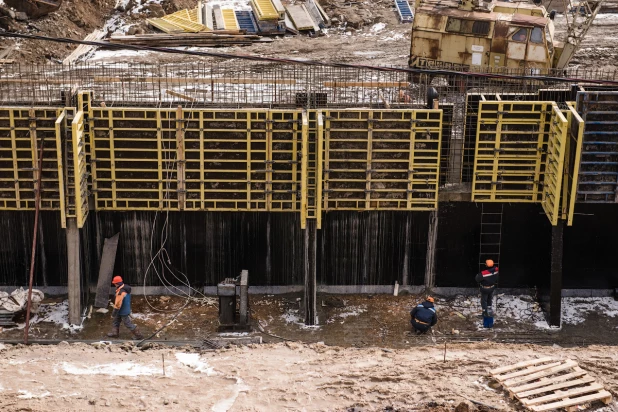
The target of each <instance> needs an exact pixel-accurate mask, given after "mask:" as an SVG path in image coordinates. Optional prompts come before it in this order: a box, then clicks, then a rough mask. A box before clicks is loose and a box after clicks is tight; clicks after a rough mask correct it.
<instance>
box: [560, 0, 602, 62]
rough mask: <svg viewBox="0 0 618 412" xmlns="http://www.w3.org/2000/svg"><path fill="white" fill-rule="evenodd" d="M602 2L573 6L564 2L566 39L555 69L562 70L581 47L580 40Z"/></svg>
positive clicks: (600, 0) (588, 2)
mask: <svg viewBox="0 0 618 412" xmlns="http://www.w3.org/2000/svg"><path fill="white" fill-rule="evenodd" d="M603 1H604V0H583V1H581V2H579V3H577V5H576V6H575V10H574V12H573V6H572V5H571V4H570V1H568V0H565V1H564V3H565V5H564V6H565V11H564V16H565V18H566V19H567V37H566V39H565V42H564V48H563V50H562V53H560V55H559V57H558V62H557V63H556V66H555V67H556V69H564V68H565V67H566V66H567V65H568V64H569V62H570V61H571V58H573V56H574V55H575V53H576V52H577V50H579V47H580V45H581V42H582V40H583V39H584V37H586V34H587V33H588V30H589V29H590V26H592V22H593V21H594V19H595V18H596V17H597V14H598V13H599V10H601V5H602V4H603Z"/></svg>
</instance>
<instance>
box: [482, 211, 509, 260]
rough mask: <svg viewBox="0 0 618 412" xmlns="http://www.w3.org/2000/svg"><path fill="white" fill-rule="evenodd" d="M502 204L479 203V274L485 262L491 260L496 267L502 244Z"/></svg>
mask: <svg viewBox="0 0 618 412" xmlns="http://www.w3.org/2000/svg"><path fill="white" fill-rule="evenodd" d="M503 212H504V204H502V203H499V204H496V203H493V204H490V203H481V238H480V246H479V272H480V271H482V270H483V269H484V268H485V260H487V259H491V260H493V261H494V263H495V265H496V266H498V265H499V262H500V244H501V242H502V214H503Z"/></svg>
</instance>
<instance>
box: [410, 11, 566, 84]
mask: <svg viewBox="0 0 618 412" xmlns="http://www.w3.org/2000/svg"><path fill="white" fill-rule="evenodd" d="M552 17H553V15H552ZM561 51H562V45H560V44H558V43H557V42H555V41H554V24H553V21H552V18H551V17H550V14H549V13H547V11H546V10H545V8H544V7H543V6H536V5H533V4H529V3H510V2H502V1H497V2H496V1H494V2H483V1H482V0H461V1H457V0H418V1H417V4H416V14H415V17H414V24H413V29H412V47H411V50H410V62H409V64H410V66H411V67H416V68H431V67H441V68H454V69H458V68H462V69H466V70H474V69H475V67H476V68H478V69H484V68H488V67H491V68H494V67H506V68H509V69H530V70H531V72H532V73H535V74H536V73H541V72H546V70H543V69H551V68H555V67H557V62H558V60H559V57H560V56H559V54H560V53H561Z"/></svg>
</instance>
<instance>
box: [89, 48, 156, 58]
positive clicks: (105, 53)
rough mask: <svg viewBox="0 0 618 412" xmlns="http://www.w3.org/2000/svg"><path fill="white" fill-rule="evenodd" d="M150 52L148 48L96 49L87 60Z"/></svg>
mask: <svg viewBox="0 0 618 412" xmlns="http://www.w3.org/2000/svg"><path fill="white" fill-rule="evenodd" d="M150 53H151V52H150V51H148V50H97V51H96V52H95V53H94V54H93V55H92V56H91V57H89V58H88V61H97V60H105V59H109V58H117V57H137V56H147V55H148V54H150Z"/></svg>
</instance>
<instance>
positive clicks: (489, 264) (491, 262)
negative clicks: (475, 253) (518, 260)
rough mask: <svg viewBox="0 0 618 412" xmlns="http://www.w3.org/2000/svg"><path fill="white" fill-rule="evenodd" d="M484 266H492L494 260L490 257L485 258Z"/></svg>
mask: <svg viewBox="0 0 618 412" xmlns="http://www.w3.org/2000/svg"><path fill="white" fill-rule="evenodd" d="M485 266H487V267H488V268H490V267H493V266H494V261H493V260H491V259H487V260H486V261H485Z"/></svg>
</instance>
